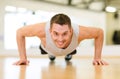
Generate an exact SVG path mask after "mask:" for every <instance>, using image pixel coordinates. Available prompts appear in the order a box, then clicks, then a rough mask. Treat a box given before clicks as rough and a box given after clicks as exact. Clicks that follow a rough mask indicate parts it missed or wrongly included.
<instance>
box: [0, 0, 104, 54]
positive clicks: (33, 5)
mask: <svg viewBox="0 0 120 79" xmlns="http://www.w3.org/2000/svg"><path fill="white" fill-rule="evenodd" d="M6 5H11V6H16V7H23V8H27V9H30V10H33V11H35V10H43V11H48V12H55V13H65V14H68V15H69V16H71V17H72V18H73V19H72V21H76V20H75V19H77V20H78V22H77V23H79V24H80V25H84V26H95V27H100V28H103V30H104V31H105V33H106V13H105V12H92V11H88V10H81V9H76V8H73V7H68V6H58V5H54V4H49V3H43V2H38V1H35V2H33V1H23V0H1V3H0V7H1V8H0V12H1V14H0V15H1V16H0V37H3V35H4V21H3V18H4V7H5V6H6ZM11 28H12V27H11ZM105 35H106V34H105ZM3 45H4V42H3V40H0V49H2V50H1V51H0V53H1V52H8V51H7V50H4V49H3ZM85 45H87V44H85ZM92 48H93V47H92ZM89 49H90V48H89ZM90 50H91V49H90ZM81 51H83V52H89V51H86V49H83V50H82V49H81ZM12 52H17V50H9V53H11V54H12ZM32 52H38V50H35V51H34V50H33V51H32ZM86 54H87V55H88V53H86Z"/></svg>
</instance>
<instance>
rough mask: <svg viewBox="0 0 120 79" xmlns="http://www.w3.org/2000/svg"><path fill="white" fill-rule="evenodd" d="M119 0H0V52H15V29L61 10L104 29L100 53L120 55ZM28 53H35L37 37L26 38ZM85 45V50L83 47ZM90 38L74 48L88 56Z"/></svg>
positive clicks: (84, 24) (92, 43) (91, 44)
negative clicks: (101, 51)
mask: <svg viewBox="0 0 120 79" xmlns="http://www.w3.org/2000/svg"><path fill="white" fill-rule="evenodd" d="M119 4H120V0H0V55H3V56H16V55H18V51H17V45H16V30H17V29H18V28H20V27H22V26H24V25H29V24H34V23H39V22H44V21H48V20H50V18H51V17H52V16H53V15H54V14H56V13H65V14H67V15H68V16H70V18H71V20H72V22H74V23H77V24H79V25H83V26H88V27H91V26H92V27H98V28H102V29H103V30H104V34H105V37H104V46H103V54H104V55H107V56H109V55H112V56H113V55H115V56H120V50H119V49H120V17H119V15H120V5H119ZM26 40H27V41H26V43H27V44H26V48H27V52H28V53H29V54H30V55H35V56H36V55H38V54H39V49H38V46H39V45H40V40H39V39H38V38H36V37H29V38H26ZM86 48H87V49H88V50H86ZM93 48H94V40H84V41H83V42H81V44H80V45H79V47H78V50H79V53H80V54H81V55H92V54H93V53H90V52H89V51H93Z"/></svg>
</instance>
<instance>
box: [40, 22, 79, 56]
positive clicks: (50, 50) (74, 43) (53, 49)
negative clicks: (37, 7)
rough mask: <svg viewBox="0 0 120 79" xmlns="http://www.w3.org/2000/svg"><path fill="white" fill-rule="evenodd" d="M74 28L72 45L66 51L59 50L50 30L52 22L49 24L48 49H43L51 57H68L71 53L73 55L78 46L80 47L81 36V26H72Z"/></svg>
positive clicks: (47, 25)
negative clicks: (79, 36) (79, 38)
mask: <svg viewBox="0 0 120 79" xmlns="http://www.w3.org/2000/svg"><path fill="white" fill-rule="evenodd" d="M72 28H73V36H72V40H71V43H70V45H69V46H68V47H67V48H66V49H61V48H58V47H57V46H56V45H55V44H54V42H53V40H52V38H51V35H50V32H49V29H50V22H47V24H46V29H45V31H46V47H44V46H43V45H41V46H42V48H43V49H44V50H45V51H46V52H47V53H48V54H49V55H53V56H62V55H67V54H69V53H71V52H72V51H74V50H75V49H76V48H77V46H78V35H79V25H77V24H72Z"/></svg>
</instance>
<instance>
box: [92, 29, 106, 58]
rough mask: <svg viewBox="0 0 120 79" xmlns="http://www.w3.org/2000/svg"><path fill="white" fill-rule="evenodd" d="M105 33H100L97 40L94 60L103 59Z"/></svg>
mask: <svg viewBox="0 0 120 79" xmlns="http://www.w3.org/2000/svg"><path fill="white" fill-rule="evenodd" d="M103 39H104V35H103V31H102V30H99V31H98V36H97V37H96V38H95V55H94V59H101V54H102V47H103Z"/></svg>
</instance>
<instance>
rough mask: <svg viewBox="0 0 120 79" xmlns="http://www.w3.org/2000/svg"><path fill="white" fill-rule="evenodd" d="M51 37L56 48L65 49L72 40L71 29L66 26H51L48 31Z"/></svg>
mask: <svg viewBox="0 0 120 79" xmlns="http://www.w3.org/2000/svg"><path fill="white" fill-rule="evenodd" d="M50 34H51V37H52V39H53V41H54V43H55V45H56V46H57V47H58V48H62V49H64V48H66V47H67V46H68V45H69V44H70V42H71V38H72V29H71V28H69V26H68V25H59V24H56V23H53V24H52V28H51V29H50Z"/></svg>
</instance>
